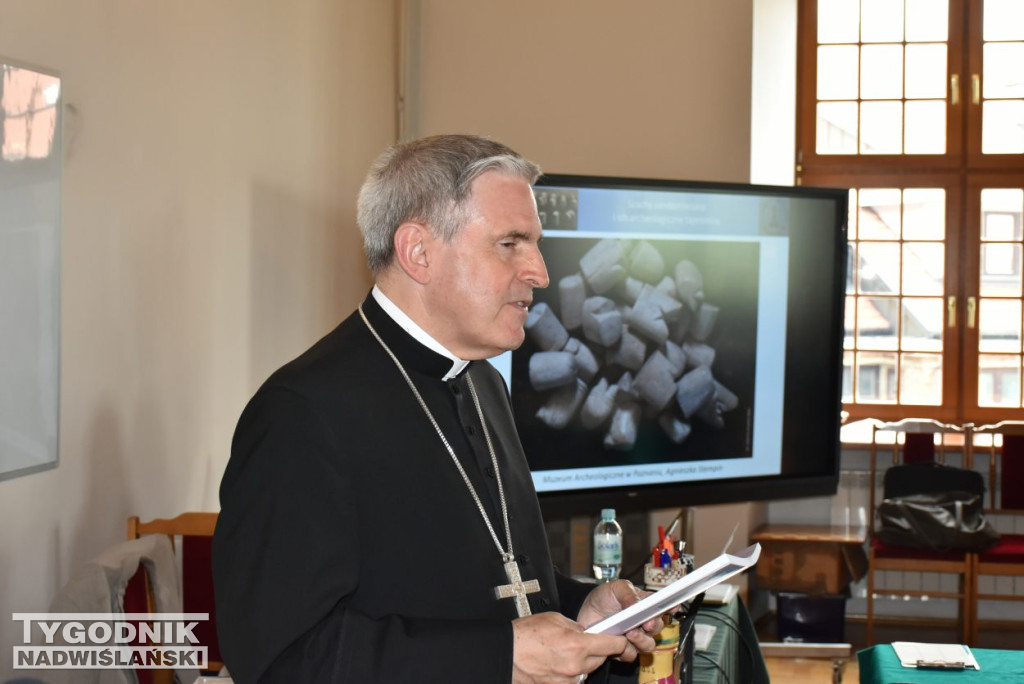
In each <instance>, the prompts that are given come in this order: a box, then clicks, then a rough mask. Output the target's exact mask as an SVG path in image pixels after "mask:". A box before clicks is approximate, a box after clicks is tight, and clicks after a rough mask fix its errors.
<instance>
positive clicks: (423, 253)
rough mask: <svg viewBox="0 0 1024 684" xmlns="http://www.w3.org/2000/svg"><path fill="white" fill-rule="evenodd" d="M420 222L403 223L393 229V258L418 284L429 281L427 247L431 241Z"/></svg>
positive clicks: (429, 235) (427, 231)
mask: <svg viewBox="0 0 1024 684" xmlns="http://www.w3.org/2000/svg"><path fill="white" fill-rule="evenodd" d="M432 239H433V236H432V235H431V234H430V230H429V229H428V228H427V227H426V226H424V225H423V224H422V223H415V222H412V221H409V222H406V223H403V224H402V225H400V226H398V230H396V231H395V258H396V259H397V260H398V264H399V265H400V266H401V267H402V270H403V271H405V272H406V273H407V274H408V275H409V277H410V278H412V279H413V280H415V281H416V282H418V283H420V284H424V283H427V282H429V281H430V271H429V268H430V261H429V258H428V257H429V249H428V247H429V246H430V243H431V242H432V241H433V240H432Z"/></svg>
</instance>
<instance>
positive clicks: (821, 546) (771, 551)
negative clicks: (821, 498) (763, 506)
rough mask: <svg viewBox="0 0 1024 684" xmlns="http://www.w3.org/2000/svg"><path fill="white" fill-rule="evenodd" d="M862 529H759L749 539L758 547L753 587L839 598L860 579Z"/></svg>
mask: <svg viewBox="0 0 1024 684" xmlns="http://www.w3.org/2000/svg"><path fill="white" fill-rule="evenodd" d="M866 538H867V530H866V529H863V528H847V527H839V526H830V525H765V526H762V527H760V528H758V529H757V530H755V531H754V533H753V534H751V535H750V540H751V541H756V542H760V543H761V558H760V560H759V561H758V563H757V565H756V566H755V569H754V573H755V575H756V577H757V586H758V588H759V589H768V590H771V591H798V592H805V593H810V594H841V593H843V592H845V590H846V587H847V585H848V584H849V583H850V582H851V581H855V580H858V579H860V578H861V577H863V576H864V573H865V572H866V571H867V555H866V554H865V553H864V541H865V539H866Z"/></svg>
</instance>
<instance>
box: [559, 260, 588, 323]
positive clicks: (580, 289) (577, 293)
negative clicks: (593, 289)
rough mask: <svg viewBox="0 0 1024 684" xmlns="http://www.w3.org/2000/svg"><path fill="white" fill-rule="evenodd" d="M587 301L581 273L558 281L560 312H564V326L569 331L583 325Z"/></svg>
mask: <svg viewBox="0 0 1024 684" xmlns="http://www.w3.org/2000/svg"><path fill="white" fill-rule="evenodd" d="M586 299H587V290H586V287H584V285H583V276H581V275H580V274H579V273H574V274H572V275H569V276H565V277H564V278H562V279H561V280H559V281H558V303H559V311H561V312H562V325H564V326H565V328H566V329H567V330H575V329H576V328H578V327H580V326H581V325H582V324H583V302H584V301H586Z"/></svg>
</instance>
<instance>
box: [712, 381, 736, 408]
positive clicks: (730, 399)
mask: <svg viewBox="0 0 1024 684" xmlns="http://www.w3.org/2000/svg"><path fill="white" fill-rule="evenodd" d="M715 403H716V404H718V405H720V406H721V407H722V410H723V411H732V410H733V409H734V408H736V407H737V406H739V405H740V399H739V397H737V396H736V395H735V394H733V393H732V391H730V390H729V389H728V388H727V387H726V386H725V385H723V384H722V383H720V382H718V381H717V380H715Z"/></svg>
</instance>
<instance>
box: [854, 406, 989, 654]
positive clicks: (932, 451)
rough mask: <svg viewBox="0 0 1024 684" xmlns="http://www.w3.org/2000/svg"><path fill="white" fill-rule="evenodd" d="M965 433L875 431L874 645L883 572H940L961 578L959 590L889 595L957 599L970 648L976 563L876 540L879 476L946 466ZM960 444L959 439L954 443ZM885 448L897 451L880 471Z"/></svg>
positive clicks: (949, 428)
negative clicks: (884, 438) (915, 466)
mask: <svg viewBox="0 0 1024 684" xmlns="http://www.w3.org/2000/svg"><path fill="white" fill-rule="evenodd" d="M964 432H965V430H964V428H963V427H960V426H957V425H948V424H946V423H940V422H938V421H935V420H928V419H906V420H901V421H899V422H896V423H876V424H875V425H874V426H873V428H872V436H871V457H870V473H871V474H870V480H869V486H868V490H869V510H870V511H871V515H872V524H871V525H870V527H869V534H868V537H869V545H868V590H867V628H866V638H867V643H868V645H869V646H870V645H873V644H874V643H875V632H874V629H875V596H876V593H884V592H885V591H886V589H885V587H879V586H878V584H879V575H878V573H879V572H880V571H887V570H891V571H901V572H938V573H950V574H954V575H956V576H957V589H956V590H955V591H931V590H925V589H920V588H919V589H906V588H899V589H889V592H891V593H894V594H898V595H900V596H922V597H923V596H927V597H929V598H953V599H956V600H957V602H958V606H957V623H958V630H959V632H960V638H961V639H962V640H963V641H964V643H966V642H967V640H968V638H969V636H970V634H971V618H972V616H973V611H972V610H971V602H970V599H971V595H972V586H973V584H972V567H973V566H972V558H971V555H970V554H967V553H957V552H953V553H939V552H933V551H927V550H920V549H910V548H905V547H902V546H893V545H890V544H885V543H883V542H882V541H880V540H879V539H878V538H877V537H876V534H875V529H874V526H875V525H874V515H875V506H876V504H877V501H876V493H875V490H876V488H877V482H878V480H877V475H878V473H879V472H882V473H884V472H885V471H886V470H887V469H888V468H889V466H891V465H897V464H900V463H919V462H927V461H937V462H939V463H945V462H946V457H947V447H948V446H950V444H949V442H950V441H953V440H950V439H948V438H949V437H950V436H953V435H963V434H964ZM887 433H888V434H891V435H892V437H893V442H892V444H891V445H889V444H887V443H880V442H879V439H878V438H879V435H884V434H887ZM954 439H955V440H956V441H959V438H954ZM879 447H882V448H884V449H888V450H891V454H892V456H891V461H890V462H889V463H886V464H883V465H881V466H879V464H878V451H879ZM964 463H966V456H965V460H964Z"/></svg>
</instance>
